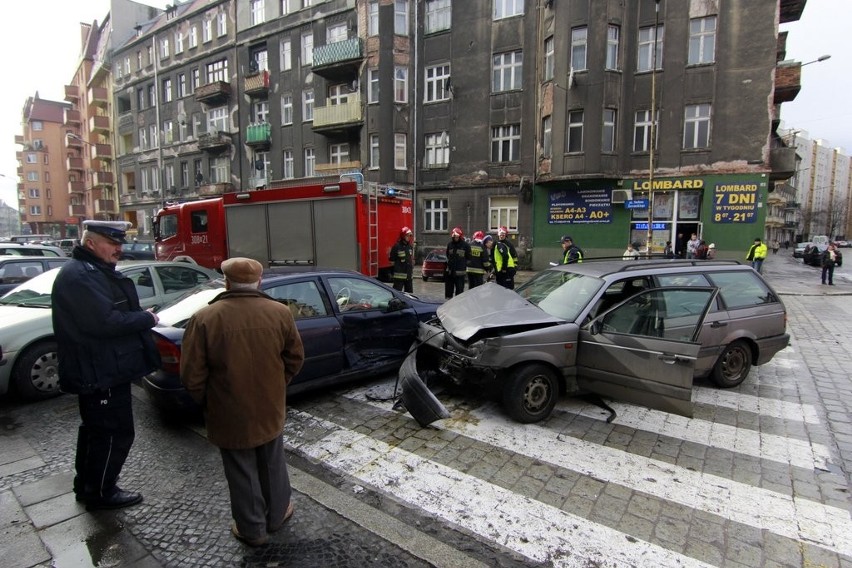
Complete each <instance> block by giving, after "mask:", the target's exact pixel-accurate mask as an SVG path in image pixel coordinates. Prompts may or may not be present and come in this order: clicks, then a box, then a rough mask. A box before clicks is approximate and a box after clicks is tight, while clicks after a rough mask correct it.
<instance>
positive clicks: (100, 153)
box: [92, 144, 112, 162]
mask: <svg viewBox="0 0 852 568" xmlns="http://www.w3.org/2000/svg"><path fill="white" fill-rule="evenodd" d="M92 159H93V160H103V161H105V162H111V161H112V144H94V145H92Z"/></svg>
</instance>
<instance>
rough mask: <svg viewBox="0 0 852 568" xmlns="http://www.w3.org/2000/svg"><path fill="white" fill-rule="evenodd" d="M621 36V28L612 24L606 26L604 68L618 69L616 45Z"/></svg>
mask: <svg viewBox="0 0 852 568" xmlns="http://www.w3.org/2000/svg"><path fill="white" fill-rule="evenodd" d="M620 36H621V28H620V27H618V26H614V25H609V26H607V27H606V68H607V69H610V70H617V69H618V45H619V41H620Z"/></svg>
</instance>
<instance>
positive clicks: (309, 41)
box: [302, 32, 314, 65]
mask: <svg viewBox="0 0 852 568" xmlns="http://www.w3.org/2000/svg"><path fill="white" fill-rule="evenodd" d="M313 64H314V34H312V33H310V32H309V33H306V34H302V65H313Z"/></svg>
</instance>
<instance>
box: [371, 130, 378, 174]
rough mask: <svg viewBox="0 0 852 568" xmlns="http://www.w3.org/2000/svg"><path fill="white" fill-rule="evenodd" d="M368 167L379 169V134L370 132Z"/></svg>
mask: <svg viewBox="0 0 852 568" xmlns="http://www.w3.org/2000/svg"><path fill="white" fill-rule="evenodd" d="M370 169H372V170H377V169H379V135H378V134H370Z"/></svg>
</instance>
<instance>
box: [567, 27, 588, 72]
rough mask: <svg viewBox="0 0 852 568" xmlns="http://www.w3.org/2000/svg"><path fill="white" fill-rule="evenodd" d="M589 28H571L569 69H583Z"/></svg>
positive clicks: (584, 68) (584, 67)
mask: <svg viewBox="0 0 852 568" xmlns="http://www.w3.org/2000/svg"><path fill="white" fill-rule="evenodd" d="M588 35H589V30H588V28H586V27H582V28H574V29H572V30H571V69H573V70H574V71H585V70H586V69H587V67H586V53H587V52H588Z"/></svg>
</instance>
